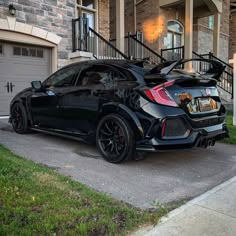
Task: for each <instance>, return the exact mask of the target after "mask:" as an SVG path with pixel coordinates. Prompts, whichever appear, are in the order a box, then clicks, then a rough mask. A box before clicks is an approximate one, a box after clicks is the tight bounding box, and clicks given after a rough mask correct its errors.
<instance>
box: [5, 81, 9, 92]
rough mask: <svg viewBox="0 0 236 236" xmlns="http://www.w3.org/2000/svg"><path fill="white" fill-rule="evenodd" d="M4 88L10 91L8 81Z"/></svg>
mask: <svg viewBox="0 0 236 236" xmlns="http://www.w3.org/2000/svg"><path fill="white" fill-rule="evenodd" d="M5 88H7V92H8V93H9V92H10V86H9V83H7V85H5Z"/></svg>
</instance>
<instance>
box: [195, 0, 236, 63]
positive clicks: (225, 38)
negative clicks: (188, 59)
mask: <svg viewBox="0 0 236 236" xmlns="http://www.w3.org/2000/svg"><path fill="white" fill-rule="evenodd" d="M229 19H230V0H223V9H222V14H221V26H220V55H219V57H220V58H221V59H222V60H224V61H228V58H229V56H230V55H229V53H228V51H229V34H230V31H231V30H232V29H233V28H232V27H230V31H229ZM208 27H209V26H208V17H203V18H200V19H198V20H197V22H195V25H194V50H195V51H196V52H198V53H208V52H212V51H213V30H212V29H209V28H208ZM206 42H208V43H206Z"/></svg>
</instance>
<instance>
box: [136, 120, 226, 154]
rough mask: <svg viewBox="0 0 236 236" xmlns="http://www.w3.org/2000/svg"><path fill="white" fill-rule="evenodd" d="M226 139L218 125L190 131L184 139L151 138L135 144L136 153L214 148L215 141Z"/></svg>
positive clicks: (223, 129) (222, 129) (224, 129)
mask: <svg viewBox="0 0 236 236" xmlns="http://www.w3.org/2000/svg"><path fill="white" fill-rule="evenodd" d="M225 137H228V130H227V127H226V125H225V123H223V124H218V125H214V126H209V127H205V128H201V129H192V131H191V134H190V135H189V136H188V137H187V138H184V139H173V140H163V139H158V138H156V137H153V138H151V139H146V140H143V141H141V142H138V143H137V146H136V150H137V151H150V152H155V151H158V150H177V149H189V148H194V147H204V148H206V147H208V146H214V144H215V141H217V140H222V139H224V138H225Z"/></svg>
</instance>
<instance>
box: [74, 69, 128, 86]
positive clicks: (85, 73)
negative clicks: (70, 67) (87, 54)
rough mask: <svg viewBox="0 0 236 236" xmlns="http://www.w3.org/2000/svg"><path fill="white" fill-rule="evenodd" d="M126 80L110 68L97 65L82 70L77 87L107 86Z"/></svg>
mask: <svg viewBox="0 0 236 236" xmlns="http://www.w3.org/2000/svg"><path fill="white" fill-rule="evenodd" d="M122 79H123V80H125V77H122V75H121V74H120V73H119V72H118V71H116V70H114V69H113V68H111V67H109V66H103V65H95V66H91V67H89V68H85V69H84V70H82V72H81V74H80V77H79V79H78V81H77V84H76V85H77V86H93V85H97V84H107V83H111V82H114V81H118V80H122Z"/></svg>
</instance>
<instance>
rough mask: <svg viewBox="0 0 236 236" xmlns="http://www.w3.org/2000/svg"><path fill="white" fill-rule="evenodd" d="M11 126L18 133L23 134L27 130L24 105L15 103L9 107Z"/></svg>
mask: <svg viewBox="0 0 236 236" xmlns="http://www.w3.org/2000/svg"><path fill="white" fill-rule="evenodd" d="M11 120H12V127H13V129H14V130H15V132H16V133H18V134H25V133H27V132H28V131H29V129H28V128H29V127H28V119H27V114H26V110H25V108H24V106H23V105H22V104H21V103H16V104H14V105H13V107H12V109H11Z"/></svg>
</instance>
